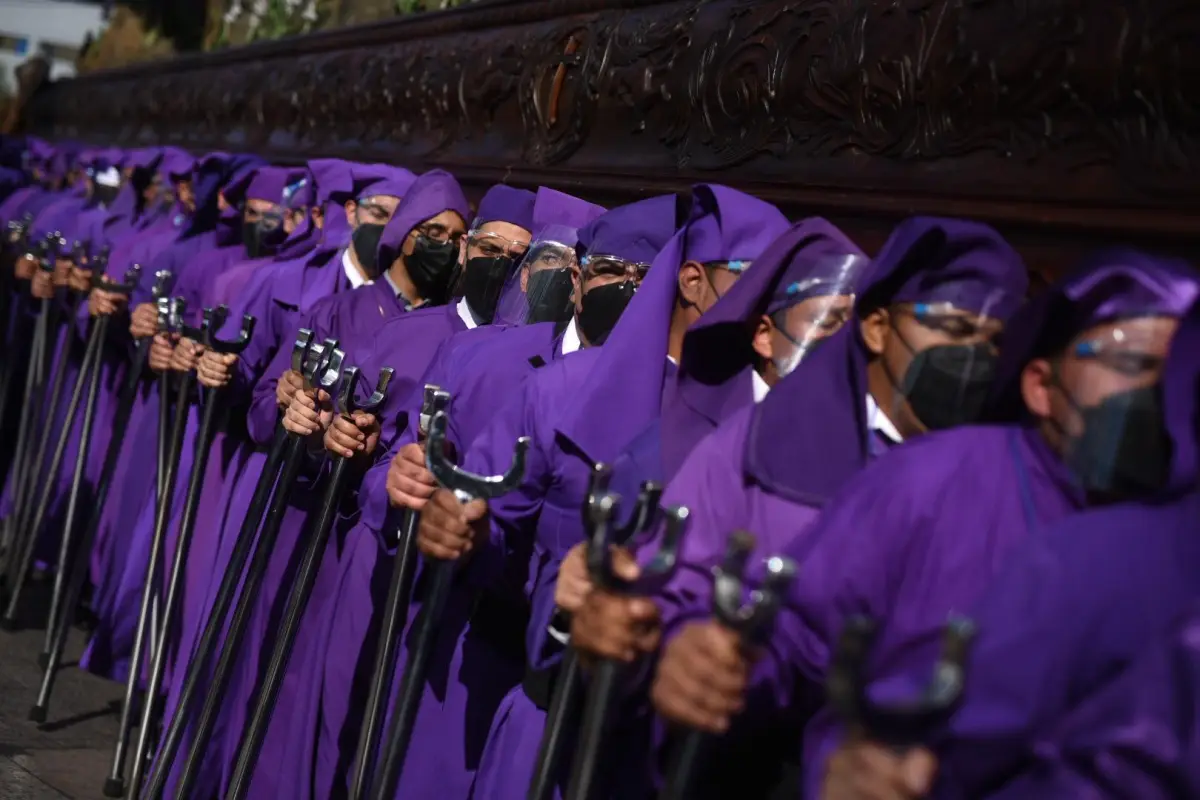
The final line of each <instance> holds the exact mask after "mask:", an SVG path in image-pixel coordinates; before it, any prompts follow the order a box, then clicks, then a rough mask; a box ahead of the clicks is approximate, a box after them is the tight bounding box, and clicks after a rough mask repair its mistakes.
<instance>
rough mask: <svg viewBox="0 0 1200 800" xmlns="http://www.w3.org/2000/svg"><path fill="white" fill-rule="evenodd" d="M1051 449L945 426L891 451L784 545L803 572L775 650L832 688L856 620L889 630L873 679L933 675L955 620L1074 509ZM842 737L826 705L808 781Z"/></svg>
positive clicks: (1007, 433)
mask: <svg viewBox="0 0 1200 800" xmlns="http://www.w3.org/2000/svg"><path fill="white" fill-rule="evenodd" d="M1041 442H1042V440H1041V439H1040V438H1039V437H1038V435H1037V434H1036V432H1033V431H1031V430H1027V429H1024V428H1020V427H1016V426H1003V425H1000V426H977V427H965V428H957V429H953V430H947V431H941V432H937V433H932V434H926V435H924V436H921V437H920V438H919V439H916V440H914V441H911V442H908V443H906V444H904V445H902V446H900V447H896V448H893V449H892V450H890V451H889V452H888V453H887V454H886V455H885V456H883V457H881V458H879V459H877V460H875V461H873V462H872V463H871V464H869V465H868V466H867V467H866V468H865V469H864V470H862V471H861V472H860V473H859V474H858V475H857V476H856V477H855V478H853V479H851V481H850V482H849V483H848V484H847V485H846V486H845V487H843V489H842V490H841V491H839V492H838V494H837V495H835V497H834V498H833V500H832V501H831V502H830V503H829V505H828V506H827V507H826V508H825V509H824V510H823V512H822V513H821V515H820V517H819V518H818V520H817V522H816V524H815V525H813V526H812V527H811V528H810V529H809V530H808V531H806V532H805V534H804V535H802V536H799V537H795V538H794V539H793V541H792V542H791V543H790V544H789V545H788V546H787V547H786V548H785V552H786V553H787V554H788V555H789V556H791V557H792V558H793V560H794V561H795V562H796V563H797V564H798V565H799V572H798V574H797V577H796V579H795V581H794V582H793V584H792V588H791V591H790V592H789V594H788V598H787V603H786V604H785V607H784V609H783V610H782V611H781V613H780V615H779V618H778V620H777V624H776V631H775V636H776V638H777V642H776V643H775V646H776V647H778V648H779V649H780V650H782V651H783V652H784V657H785V658H786V660H787V662H788V663H789V664H790V665H791V666H792V667H794V669H795V671H796V672H798V674H799V675H800V676H802V677H803V678H804V679H805V680H806V681H808V682H809V683H810V684H811V685H816V686H820V685H822V684H823V681H824V679H825V671H826V669H827V666H828V663H829V658H830V650H831V648H832V647H833V646H834V644H835V642H836V640H837V638H838V636H839V635H840V633H841V626H842V624H843V622H844V621H845V619H846V618H847V617H848V616H850V615H853V614H866V615H868V616H871V617H873V618H875V619H877V620H885V621H886V623H887V624H886V625H883V626H881V628H880V630H879V633H878V636H877V638H876V641H875V643H874V646H873V651H872V652H873V658H872V660H871V662H870V663H869V665H868V678H869V679H870V680H872V681H887V680H889V679H891V678H893V677H895V676H905V675H909V674H914V673H917V672H919V671H920V670H921V669H922V668H925V669H927V668H928V665H929V664H931V663H933V661H934V659H935V658H936V655H937V652H938V650H939V647H940V644H941V636H942V631H943V627H944V625H945V622H946V620H947V619H948V618H949V617H950V615H952V614H955V613H959V614H963V613H967V612H968V611H969V610H970V609H971V608H972V607H973V606H974V605H975V603H977V602H978V600H979V598H980V596H981V595H982V593H983V591H984V590H985V589H986V587H987V585H988V583H989V582H990V580H991V579H992V578H993V577H994V576H995V574H996V573H997V572H998V571H999V570H1000V568H1001V566H1002V565H1003V564H1004V563H1005V561H1006V560H1007V559H1009V558H1010V557H1011V556H1012V553H1013V552H1015V551H1017V550H1019V549H1020V546H1022V545H1025V544H1027V543H1028V542H1029V541H1030V540H1031V538H1032V533H1033V530H1040V528H1041V527H1042V526H1045V525H1049V524H1053V523H1054V522H1057V521H1058V520H1061V519H1062V518H1063V517H1064V516H1066V515H1067V514H1069V513H1072V512H1073V511H1074V510H1075V506H1074V505H1073V498H1071V497H1069V496H1067V495H1065V494H1064V493H1063V491H1061V489H1060V487H1059V486H1058V485H1057V483H1056V482H1055V481H1056V479H1057V477H1058V474H1057V473H1056V472H1055V471H1054V470H1047V469H1044V465H1043V461H1042V460H1041V458H1040V456H1041V454H1042V453H1043V451H1045V450H1046V448H1045V446H1044V444H1042V443H1041ZM1055 463H1058V462H1057V461H1055ZM1026 497H1028V498H1029V500H1028V503H1027V502H1026V501H1025V498H1026ZM1031 528H1032V530H1031ZM838 736H839V733H838V729H837V725H836V723H835V721H834V720H833V719H832V716H831V715H830V713H829V711H828V709H822V711H821V713H820V714H819V715H818V716H817V718H815V719H814V720H813V721H812V722H811V723H810V724H809V726H808V730H807V733H806V737H807V738H806V743H805V748H804V752H805V759H806V764H812V765H813V766H812V768H807V767H806V769H805V775H806V776H808V778H809V779H811V780H814V781H815V780H818V779H819V776H820V774H821V767H820V766H818V765H821V764H823V763H824V760H825V759H826V758H827V757H828V755H829V753H830V752H831V751H832V748H833V747H834V745H835V743H836V741H837V738H838Z"/></svg>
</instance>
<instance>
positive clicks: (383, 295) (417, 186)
mask: <svg viewBox="0 0 1200 800" xmlns="http://www.w3.org/2000/svg"><path fill="white" fill-rule="evenodd" d="M468 213H469V207H468V204H467V201H466V198H465V197H464V195H463V193H462V190H461V188H460V187H459V185H458V183H457V181H455V180H454V178H453V177H452V176H450V175H449V174H448V173H446V172H443V171H441V170H431V171H430V172H427V173H425V174H424V175H422V176H420V177H419V178H417V179H416V181H414V182H413V183H412V185H411V186H410V187H409V188H408V189H407V193H406V194H405V196H404V199H403V200H401V201H400V204H399V206H398V207H397V208H396V212H395V214H394V216H392V218H391V220H390V221H388V222H387V224H386V225H385V226H384V227H383V229H382V233H381V235H380V237H379V241H378V245H377V248H376V259H375V263H376V265H377V269H378V272H376V273H375V274H376V279H375V280H374V281H373V282H370V283H367V284H365V285H363V286H361V287H359V288H357V289H353V290H351V291H348V292H341V293H338V294H335V295H333V296H330V297H327V298H324V299H323V300H320V301H319V302H317V303H316V304H315V305H314V306H313V308H312V310H311V311H310V312H309V314H308V315H307V319H306V321H305V323H304V325H303V327H305V328H308V329H310V330H312V331H313V332H314V335H315V339H316V341H322V340H324V339H326V338H329V337H333V338H336V339H338V341H339V346H340V347H341V348H342V349H343V350H345V351H346V353H347V356H348V358H347V365H353V364H356V363H361V362H362V358H363V357H362V353H363V352H364V351H365V350H366V348H365V347H364V342H367V341H370V339H371V338H372V337H373V336H374V334H375V331H376V329H377V328H378V327H379V326H380V325H381V324H382V323H384V322H385V321H387V320H388V319H390V318H392V317H393V316H399V315H402V314H408V313H409V312H411V311H412V310H413V308H414V307H416V306H419V305H424V304H426V303H428V302H439V301H441V300H444V299H445V298H444V294H443V293H444V291H445V289H446V287H447V286H448V282H449V280H450V277H451V274H452V270H453V266H454V261H455V258H454V256H455V254H456V253H457V250H458V242H459V240H460V239H461V238H462V237H463V235H464V234H465V233H466V224H465V219H466V216H467V214H468ZM360 227H361V226H360ZM356 249H357V248H356ZM447 254H449V256H447ZM438 313H440V312H438ZM290 361H291V353H290V350H289V349H288V348H282V347H281V348H280V349H279V352H278V353H277V354H276V357H275V359H274V361H273V363H272V364H271V365H270V366H268V367H267V369H266V370H265V372H264V373H263V377H262V378H261V379H260V380H259V381H258V382H257V383H256V385H255V388H254V390H253V392H252V397H253V399H252V401H251V410H250V416H251V418H254V417H256V416H259V415H262V417H263V419H264V420H265V419H268V418H270V417H271V416H273V415H275V414H276V413H277V411H276V409H277V408H278V407H279V406H280V402H279V399H280V398H277V385H278V382H279V378H280V377H281V376H283V375H285V374H286V373H287V372H288V371H289V370H290ZM381 366H382V365H381ZM369 377H372V378H373V377H374V375H370V376H369ZM288 402H289V403H290V405H289V406H288V407H287V413H286V414H285V416H284V417H283V420H284V426H285V428H287V429H288V430H289V431H291V432H293V433H301V434H303V435H309V436H312V439H311V441H312V442H313V444H314V446H315V447H320V446H321V438H320V433H319V431H320V428H319V425H318V423H317V419H318V411H317V405H318V403H319V404H320V407H321V412H320V413H324V414H326V415H328V414H329V413H330V412H331V410H332V409H331V405H330V402H331V398H329V396H328V395H325V394H324V393H322V394H321V395H320V396H319V397H317V398H315V399H314V398H312V397H311V396H310V395H309V394H307V393H306V392H303V391H296V392H294V394H293V396H292V397H290V398H288ZM326 419H328V416H326ZM259 429H260V430H262V433H263V436H264V438H261V439H257V436H258V434H256V432H255V430H251V435H252V436H255V437H256V440H257V441H258V442H259V444H265V443H266V442H268V441H269V440H270V438H271V434H272V430H273V429H272V427H271V424H270V423H268V424H266V425H260V427H259ZM319 496H320V490H319V489H318V488H315V486H314V484H313V482H312V481H311V480H310V479H309V477H305V478H302V479H301V480H300V481H299V482H298V483H297V485H296V486H295V487H293V490H292V492H291V494H290V495H289V506H288V509H287V511H286V513H285V516H284V519H283V521H282V524H281V527H280V533H279V538H278V540H277V543H276V548H275V552H276V554H277V555H276V557H274V558H273V559H272V560H271V562H270V564H269V566H268V568H267V574H266V577H265V579H264V581H263V587H262V591H261V592H260V594H259V597H258V598H257V600H256V604H255V610H254V612H252V616H251V620H250V623H249V631H250V632H249V634H248V635H247V637H246V645H245V647H244V649H243V650H242V652H241V653H240V658H239V664H238V668H237V674H236V675H235V678H234V681H233V684H232V685H231V688H230V691H229V701H228V702H227V703H226V704H225V705H224V706H223V707H222V715H221V721H220V722H219V723H218V730H219V731H223V733H222V732H219V733H218V734H217V735H215V736H214V739H213V741H214V745H213V746H212V747H211V749H210V757H213V751H215V750H219V751H220V753H219V754H216V756H215V757H217V758H219V759H220V764H221V766H220V767H219V768H217V767H215V768H214V769H213V770H209V772H210V773H211V774H214V775H218V776H220V777H221V779H222V780H226V779H227V778H228V777H229V776H228V772H229V770H230V768H232V765H233V759H234V757H235V755H236V751H237V747H238V743H239V741H240V739H241V733H242V728H243V726H244V722H245V719H246V717H247V713H248V705H249V703H250V702H251V701H252V699H253V698H254V696H255V686H256V684H257V682H258V680H259V670H260V661H261V660H263V659H265V658H266V657H268V656H269V653H270V645H271V642H272V637H271V635H270V631H272V630H274V629H275V627H276V625H277V620H276V618H277V616H278V614H279V613H280V611H279V609H278V608H276V606H277V605H278V603H277V602H276V598H277V596H280V592H284V593H286V591H287V586H288V583H289V582H290V575H291V571H292V569H293V568H294V566H295V565H294V564H293V563H292V561H293V560H294V559H293V558H292V556H293V554H294V552H295V549H296V547H297V546H298V542H299V537H300V535H301V533H302V532H303V528H304V522H305V520H306V519H307V517H308V513H309V511H310V510H311V509H312V507H313V504H314V502H315V500H316V499H318V498H319ZM320 588H321V587H320V585H318V587H317V591H319V590H320ZM300 646H302V645H298V648H299V647H300ZM285 692H286V687H285ZM288 707H289V703H288V701H287V700H282V699H281V701H280V702H279V704H278V706H277V708H278V709H279V713H278V714H277V715H276V717H275V719H274V720H273V727H274V725H276V724H280V723H284V731H286V718H287V713H286V712H287V709H288ZM270 739H271V736H270V734H269V735H268V741H267V742H265V743H264V748H263V752H264V754H266V755H264V756H263V758H262V760H261V761H260V763H262V764H264V765H266V764H272V765H276V764H275V761H274V760H273V758H272V757H271V756H270V755H269V753H270V749H269V748H270V747H271V746H272V745H271V741H270ZM275 777H276V776H275V775H271V774H269V772H268V771H267V770H265V769H260V770H258V771H257V772H256V774H255V778H254V780H255V782H256V783H257V782H258V781H261V780H269V781H273V780H274V778H275ZM254 791H255V792H256V793H257V792H258V790H257V789H255V790H254ZM271 796H274V795H271Z"/></svg>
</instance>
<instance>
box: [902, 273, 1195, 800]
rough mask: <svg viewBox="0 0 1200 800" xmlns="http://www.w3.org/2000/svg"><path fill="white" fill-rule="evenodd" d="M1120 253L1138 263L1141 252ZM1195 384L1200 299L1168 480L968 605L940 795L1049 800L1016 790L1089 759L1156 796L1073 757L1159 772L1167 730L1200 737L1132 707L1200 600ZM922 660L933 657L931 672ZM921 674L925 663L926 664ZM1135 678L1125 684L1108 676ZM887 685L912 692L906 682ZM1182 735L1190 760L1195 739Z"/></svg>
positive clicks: (1179, 351) (1041, 539)
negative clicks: (969, 633)
mask: <svg viewBox="0 0 1200 800" xmlns="http://www.w3.org/2000/svg"><path fill="white" fill-rule="evenodd" d="M1120 255H1123V256H1124V258H1123V259H1121V260H1122V261H1124V262H1125V263H1133V264H1136V263H1138V261H1137V260H1136V259H1137V256H1136V254H1120ZM1142 258H1145V257H1142ZM1113 260H1116V259H1115V258H1114V259H1113ZM1147 260H1148V259H1147ZM1183 294H1184V292H1183V291H1182V290H1179V295H1180V296H1182V295H1183ZM1117 303H1118V298H1117V297H1114V298H1113V304H1114V305H1115V304H1117ZM1133 307H1135V308H1136V306H1133ZM1143 310H1149V311H1153V306H1150V307H1149V308H1147V307H1146V306H1143ZM1198 376H1200V303H1196V304H1193V306H1192V308H1191V310H1190V311H1189V313H1188V315H1187V316H1186V317H1185V318H1184V319H1183V321H1182V323H1181V325H1180V328H1179V330H1178V332H1177V333H1176V335H1175V338H1174V340H1173V342H1172V345H1171V352H1170V355H1169V357H1168V359H1167V363H1166V368H1165V371H1164V375H1163V379H1162V398H1163V411H1164V419H1165V427H1166V431H1167V433H1168V434H1169V436H1170V439H1171V442H1172V454H1171V473H1170V475H1171V478H1170V484H1169V486H1168V487H1167V489H1166V490H1165V492H1164V495H1163V497H1162V498H1160V499H1158V500H1155V501H1146V502H1131V503H1124V504H1121V505H1117V506H1111V507H1108V508H1100V509H1097V510H1093V511H1088V512H1086V513H1082V514H1078V515H1074V516H1072V517H1068V518H1066V519H1064V520H1062V521H1061V522H1060V523H1058V524H1056V525H1053V526H1050V527H1049V528H1047V529H1046V530H1044V531H1042V532H1041V533H1040V534H1039V535H1038V536H1037V537H1036V538H1034V539H1031V540H1030V541H1029V542H1028V543H1027V544H1026V545H1025V546H1024V547H1022V548H1021V549H1020V550H1019V551H1017V552H1016V553H1015V554H1014V556H1013V557H1012V558H1011V559H1010V560H1009V561H1008V563H1006V564H1005V566H1004V568H1003V570H1001V571H1000V572H999V573H998V574H997V575H996V576H995V578H993V579H992V580H991V581H990V582H989V583H988V585H987V588H986V591H984V593H983V596H982V598H981V599H980V600H979V602H978V603H977V604H972V607H971V608H970V617H971V619H972V620H973V621H974V622H975V623H976V626H977V629H978V635H977V638H976V640H975V642H974V643H973V645H972V648H971V651H970V657H969V660H968V664H967V676H968V677H967V683H966V689H965V694H964V697H963V701H962V705H961V706H960V707H959V709H958V710H957V712H956V713H955V715H954V716H953V718H952V719H951V720H950V722H949V725H948V729H946V730H943V731H940V732H938V733H936V734H935V738H934V741H933V742H932V745H933V746H934V748H935V750H936V751H937V753H938V757H939V762H940V764H941V771H940V773H939V776H938V781H937V783H936V784H935V792H934V796H935V797H962V796H979V795H980V794H982V793H988V792H997V791H999V792H1000V793H999V796H1003V797H1006V798H1010V797H1011V798H1016V797H1021V796H1024V797H1030V798H1036V797H1049V796H1052V795H1051V794H1049V793H1048V791H1047V790H1046V788H1042V789H1039V792H1040V793H1031V794H1028V795H1021V794H1017V792H1018V791H1021V790H1023V789H1030V790H1031V791H1032V789H1033V788H1035V787H1038V786H1039V781H1043V780H1048V781H1050V782H1049V783H1048V784H1041V785H1042V786H1043V787H1045V786H1047V785H1048V786H1050V787H1055V786H1063V787H1066V786H1071V785H1073V784H1072V783H1071V782H1070V781H1072V780H1074V778H1073V777H1072V775H1073V770H1074V769H1076V768H1082V767H1086V766H1088V765H1089V764H1090V766H1092V767H1095V768H1096V769H1098V770H1099V771H1098V772H1097V773H1094V774H1095V776H1096V778H1097V779H1099V780H1101V783H1102V785H1104V786H1105V787H1107V789H1108V791H1109V794H1108V795H1104V796H1121V797H1137V798H1142V797H1153V796H1154V794H1152V793H1151V794H1143V788H1144V787H1146V786H1147V785H1148V784H1147V783H1145V782H1144V781H1145V780H1146V776H1144V775H1142V776H1139V774H1138V772H1137V771H1136V770H1133V771H1130V772H1127V771H1125V770H1123V769H1122V770H1116V771H1111V772H1110V771H1109V770H1110V769H1115V766H1116V765H1114V764H1113V762H1112V761H1111V760H1109V759H1108V757H1107V756H1104V751H1103V750H1102V749H1101V750H1099V751H1098V752H1097V753H1096V760H1095V761H1094V762H1090V761H1087V760H1081V759H1080V758H1079V757H1077V753H1078V752H1079V751H1080V750H1084V751H1086V750H1087V749H1089V748H1093V747H1096V746H1097V743H1099V744H1101V745H1103V746H1104V747H1111V748H1114V749H1118V750H1120V751H1122V752H1123V753H1124V754H1125V757H1126V758H1127V759H1128V760H1129V762H1130V763H1131V764H1134V765H1136V764H1140V765H1141V766H1142V767H1146V766H1147V765H1150V764H1155V763H1158V764H1160V765H1162V764H1165V762H1167V761H1169V760H1170V759H1171V758H1179V757H1180V755H1181V753H1178V752H1174V751H1173V750H1172V749H1171V748H1173V747H1174V746H1175V743H1176V742H1177V741H1180V740H1179V739H1173V738H1171V737H1172V736H1175V735H1179V736H1181V737H1182V736H1187V737H1192V736H1194V730H1181V729H1178V728H1175V729H1171V728H1168V727H1167V725H1168V724H1170V723H1171V718H1170V717H1169V716H1167V717H1164V716H1161V714H1162V712H1163V711H1164V710H1165V709H1167V708H1168V707H1169V706H1165V705H1160V706H1158V710H1157V713H1158V714H1159V715H1160V716H1155V713H1156V712H1155V709H1154V708H1149V709H1143V708H1142V707H1141V706H1140V705H1138V704H1140V703H1141V702H1142V698H1146V699H1147V701H1151V702H1157V701H1154V700H1153V698H1155V697H1160V696H1161V692H1162V690H1163V688H1164V687H1163V684H1161V683H1157V684H1142V685H1140V686H1139V685H1138V679H1137V678H1133V677H1132V675H1138V674H1139V670H1142V669H1146V670H1150V671H1153V670H1157V669H1161V668H1164V667H1165V666H1166V665H1167V662H1165V661H1164V660H1163V658H1165V657H1166V655H1167V653H1166V652H1165V651H1163V650H1153V649H1151V652H1152V653H1155V655H1153V656H1151V662H1152V663H1154V664H1156V665H1157V666H1149V665H1147V666H1146V667H1144V668H1143V667H1142V666H1140V665H1135V664H1136V662H1137V661H1138V660H1139V659H1142V658H1144V656H1143V654H1144V653H1145V652H1146V651H1147V649H1149V648H1154V647H1155V643H1157V642H1161V641H1162V640H1163V639H1164V638H1166V637H1168V636H1169V635H1170V631H1171V628H1172V626H1173V625H1174V624H1175V623H1176V622H1177V621H1178V620H1179V618H1180V616H1181V615H1182V614H1184V613H1186V612H1187V611H1188V610H1189V608H1190V607H1191V606H1192V604H1193V603H1195V601H1196V599H1197V598H1198V597H1200V539H1198V538H1197V537H1196V535H1195V520H1196V515H1197V513H1198V512H1200V494H1197V493H1196V491H1195V488H1194V487H1195V483H1196V478H1197V451H1198V448H1197V442H1198V439H1200V437H1198V436H1197V415H1196V408H1197V378H1198ZM928 664H929V657H928V653H926V659H925V660H924V665H923V666H924V668H925V669H926V670H927V669H928ZM913 667H914V669H917V670H920V669H922V665H919V662H918V664H917V665H913ZM1127 671H1131V676H1130V679H1129V680H1126V679H1119V680H1114V676H1117V675H1121V674H1123V673H1125V672H1127ZM889 673H892V674H895V673H894V672H893V671H892V670H889ZM1140 674H1142V675H1145V676H1146V677H1150V674H1149V673H1140ZM879 680H881V681H886V680H887V676H880V678H879ZM1193 680H1194V679H1193ZM893 683H899V684H900V685H901V686H903V687H904V689H905V693H906V694H907V688H908V684H909V681H908V680H907V676H900V677H899V678H898V679H897V681H893ZM1131 692H1132V694H1131ZM1187 702H1188V701H1187V700H1186V699H1179V700H1177V703H1178V705H1177V706H1176V709H1177V710H1178V711H1181V712H1182V710H1183V709H1184V708H1186V707H1187V706H1186V703H1187ZM1139 715H1142V716H1139ZM1178 719H1179V720H1185V719H1187V717H1186V716H1180V717H1179V718H1178ZM1186 724H1190V723H1186ZM1187 741H1189V742H1190V744H1189V746H1190V747H1191V748H1192V749H1191V752H1192V753H1193V754H1194V753H1195V752H1196V751H1195V739H1194V738H1190V739H1188V740H1187ZM1190 763H1191V772H1190V778H1189V780H1191V781H1192V783H1190V784H1189V785H1191V786H1195V785H1196V784H1195V782H1194V781H1195V779H1196V777H1197V772H1196V762H1195V761H1194V760H1193V761H1191V762H1190ZM1160 777H1161V776H1160ZM1059 779H1061V780H1067V781H1068V782H1067V783H1063V784H1059V783H1057V780H1059ZM1002 787H1003V791H1000V790H1001V788H1002ZM1064 791H1065V790H1064ZM1053 796H1056V797H1074V796H1084V797H1091V796H1100V795H1093V794H1088V793H1086V792H1083V791H1080V792H1079V793H1078V794H1070V793H1064V794H1057V795H1053ZM1173 796H1177V797H1181V796H1191V793H1189V792H1183V793H1181V794H1175V795H1173Z"/></svg>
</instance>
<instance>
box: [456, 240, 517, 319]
mask: <svg viewBox="0 0 1200 800" xmlns="http://www.w3.org/2000/svg"><path fill="white" fill-rule="evenodd" d="M512 265H513V260H512V259H511V258H509V257H508V256H487V257H480V258H472V259H469V260H468V261H467V266H466V267H464V269H463V279H462V294H463V297H464V298H466V300H467V305H469V306H470V307H471V311H472V312H473V313H474V314H475V316H476V317H477V318H478V319H479V321H480V323H481V324H487V323H490V322H491V321H492V320H493V319H494V318H495V316H496V304H497V303H499V302H500V292H501V290H502V289H503V288H504V281H505V280H506V279H507V278H508V273H509V271H510V270H512Z"/></svg>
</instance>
